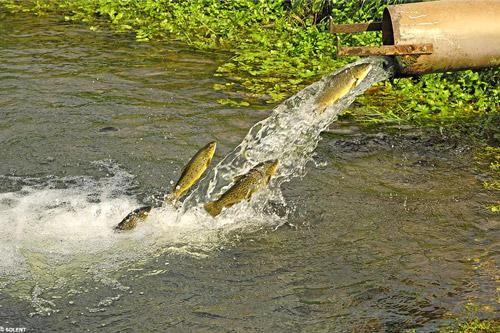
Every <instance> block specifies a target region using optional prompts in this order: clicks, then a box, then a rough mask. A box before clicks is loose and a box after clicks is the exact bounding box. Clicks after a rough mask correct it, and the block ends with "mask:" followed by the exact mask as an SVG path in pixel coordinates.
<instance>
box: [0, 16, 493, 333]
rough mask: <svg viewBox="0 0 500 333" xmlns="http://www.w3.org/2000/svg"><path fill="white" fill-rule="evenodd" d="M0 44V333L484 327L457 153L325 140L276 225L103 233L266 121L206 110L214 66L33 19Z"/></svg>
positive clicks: (479, 245) (168, 218) (428, 146)
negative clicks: (207, 154)
mask: <svg viewBox="0 0 500 333" xmlns="http://www.w3.org/2000/svg"><path fill="white" fill-rule="evenodd" d="M0 30H1V31H3V32H4V33H3V34H2V35H0V48H1V52H0V115H1V117H0V143H1V144H0V156H1V162H2V163H0V175H1V176H0V215H1V216H2V217H1V218H0V223H2V230H3V233H2V234H0V253H2V260H1V262H0V276H1V278H0V288H1V291H0V306H1V307H0V325H1V326H4V327H27V328H29V330H30V331H34V332H36V331H47V330H50V331H75V332H77V331H97V330H102V329H105V330H106V331H110V332H114V331H124V330H128V331H158V330H174V331H175V330H177V331H214V332H218V331H225V330H234V331H241V332H243V331H245V332H248V331H292V332H294V331H328V332H345V331H356V332H374V331H375V332H400V331H401V330H403V329H405V328H415V327H418V328H419V331H422V332H431V331H435V330H436V328H437V327H439V326H441V325H444V324H446V323H447V322H448V320H449V319H450V318H452V317H454V316H462V315H463V311H464V307H465V305H466V304H474V305H475V306H477V308H478V309H479V310H478V311H479V312H478V315H479V316H482V317H490V318H491V317H495V311H496V310H498V308H497V305H496V301H495V296H494V295H495V292H496V291H495V286H496V285H495V278H496V275H497V273H496V272H497V271H496V264H495V263H496V262H495V260H496V258H497V256H498V251H497V250H496V249H497V247H498V241H497V240H498V229H497V227H496V224H495V217H494V216H492V215H489V214H488V213H487V212H486V211H485V210H484V209H483V207H482V203H483V202H486V201H488V200H491V198H490V196H491V194H488V193H485V192H483V191H482V190H481V187H480V185H479V184H478V182H477V180H476V178H475V175H474V173H473V171H472V169H471V160H470V154H469V152H468V150H467V147H466V146H464V145H460V144H456V143H454V142H450V141H448V140H445V139H442V138H440V137H439V136H434V135H427V134H420V133H415V132H414V131H413V130H411V129H410V130H397V131H396V133H392V131H390V130H384V129H382V130H381V131H379V132H376V133H371V132H367V131H363V130H357V131H356V130H353V128H354V127H352V126H347V127H342V126H341V124H337V125H335V127H336V128H335V129H334V130H333V131H331V132H328V133H324V134H323V135H322V140H321V141H320V142H319V145H318V147H317V149H316V153H315V155H314V158H313V160H311V161H309V162H308V163H307V177H304V178H302V179H300V180H296V181H294V182H289V183H283V186H282V192H283V193H282V195H283V198H284V199H285V201H286V203H287V205H288V206H287V207H285V208H283V207H282V206H280V205H277V206H276V207H275V210H274V215H271V216H270V215H266V214H262V215H260V216H256V215H255V214H254V212H253V211H251V210H250V211H247V213H246V214H245V211H242V212H241V214H240V215H239V216H238V219H237V221H236V222H235V221H232V220H231V221H230V220H229V219H227V218H222V219H220V220H218V221H215V220H210V219H208V220H205V219H200V218H199V216H198V215H196V214H192V215H190V214H186V215H185V216H182V217H180V218H177V217H178V216H177V215H176V214H177V213H176V212H175V211H173V210H169V209H168V208H165V209H163V210H158V211H157V212H156V213H155V214H156V215H153V216H152V218H151V220H150V221H148V223H147V224H144V225H143V226H141V228H138V229H137V230H134V232H132V233H129V234H125V235H123V234H122V235H117V234H114V233H113V232H112V231H111V227H112V226H113V225H114V224H116V223H117V222H118V221H119V220H120V219H121V218H122V217H123V216H124V214H126V212H128V211H130V210H131V209H133V208H135V207H136V206H137V205H139V204H140V203H144V202H146V203H148V202H151V201H152V200H153V199H152V196H153V195H157V194H159V193H164V192H165V189H166V188H169V187H170V186H171V185H170V184H169V183H170V182H171V181H174V180H176V177H177V175H178V174H179V171H180V168H182V166H183V164H184V162H185V161H186V160H187V159H189V158H190V156H191V155H192V154H193V152H194V151H196V150H197V149H198V148H199V147H201V146H203V145H204V144H205V143H206V142H208V141H212V140H216V141H217V142H218V143H219V151H218V152H217V153H216V159H217V160H221V158H222V157H223V156H225V155H226V154H227V153H228V152H230V151H231V150H232V149H233V147H235V146H237V145H238V144H239V143H240V142H241V141H242V139H243V138H244V137H245V135H246V133H247V131H248V129H249V128H250V127H251V126H252V125H253V124H255V123H256V122H258V121H261V120H263V119H264V118H265V117H266V116H267V115H268V114H269V107H260V108H259V107H257V108H239V109H233V108H229V107H227V106H220V105H218V104H216V102H215V101H216V100H217V99H219V98H221V97H222V95H220V93H218V92H215V91H213V89H212V86H213V84H214V83H221V82H219V81H218V80H219V79H217V78H214V77H213V72H214V70H215V69H216V64H217V62H218V61H220V59H221V57H224V55H215V54H210V53H197V52H193V51H190V50H187V49H184V48H182V47H180V46H177V45H173V44H162V43H147V44H143V43H137V42H135V41H134V40H133V39H131V38H129V37H128V36H126V35H116V34H111V33H108V32H90V31H87V30H86V29H85V28H84V27H78V26H74V25H67V24H61V23H57V22H54V21H52V20H50V19H47V18H32V17H23V16H18V17H8V16H7V17H5V18H4V20H2V22H0ZM111 127H112V128H113V129H116V130H109V129H106V128H111ZM304 166H305V164H304ZM257 199H258V198H257ZM271 206H272V205H271ZM281 209H284V210H285V212H280V210H281ZM285 213H286V214H285ZM284 217H285V219H286V221H287V222H289V224H290V225H291V226H286V225H284V226H281V227H279V228H276V227H277V226H278V225H280V224H281V223H282V222H283V218H284Z"/></svg>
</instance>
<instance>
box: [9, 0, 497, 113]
mask: <svg viewBox="0 0 500 333" xmlns="http://www.w3.org/2000/svg"><path fill="white" fill-rule="evenodd" d="M404 2H409V1H404V0H391V1H384V2H380V1H345V0H339V1H329V0H312V1H306V0H294V1H293V0H292V1H283V0H274V1H262V0H261V1H253V0H236V1H213V0H192V1H176V0H159V1H157V0H128V1H124V0H61V1H54V0H38V1H33V0H26V1H14V0H2V1H0V5H2V6H3V7H4V8H6V9H8V10H10V11H13V12H16V11H29V12H32V13H35V14H37V15H43V14H44V13H48V12H56V13H58V14H61V15H62V16H63V17H64V19H65V20H66V21H76V22H85V23H87V24H88V25H89V26H90V28H91V29H92V30H98V29H101V28H102V27H103V26H105V25H107V24H111V26H112V27H113V29H115V30H117V31H124V32H125V31H131V32H134V33H135V36H136V38H137V40H140V41H147V40H150V39H153V38H156V39H162V38H168V39H171V40H172V39H175V40H179V41H181V42H184V43H187V44H188V45H190V46H192V47H193V48H197V49H208V50H213V49H217V50H227V51H229V52H231V53H232V56H230V57H228V59H227V61H225V62H224V63H222V64H220V66H219V68H218V69H217V72H216V73H215V75H218V76H221V77H223V78H224V79H225V80H226V81H227V84H224V85H217V86H216V87H214V88H215V89H217V90H227V91H230V92H231V96H232V97H231V98H226V99H221V100H220V102H221V103H223V104H229V105H233V106H247V105H249V104H251V103H262V102H269V103H274V102H278V101H281V100H283V99H285V98H286V97H288V96H290V95H292V94H293V93H296V92H297V91H299V90H300V89H302V88H303V87H305V86H306V85H308V84H310V83H311V82H313V81H315V80H317V79H319V78H320V77H321V76H322V75H325V74H327V73H330V72H332V71H333V70H335V69H338V68H340V67H341V66H343V65H345V64H346V63H347V62H349V61H352V60H353V59H352V58H342V59H336V58H335V54H336V40H335V38H334V37H333V36H332V35H331V34H330V33H329V32H328V23H329V22H328V21H329V19H330V17H331V19H332V20H333V22H335V23H352V22H360V21H367V20H373V19H374V18H380V17H381V14H382V10H383V8H384V6H385V5H387V4H395V3H404ZM338 37H339V39H340V42H341V43H342V44H343V45H366V44H372V43H377V42H378V43H380V35H379V34H377V33H364V34H355V35H340V36H338ZM499 80H500V74H499V71H498V70H486V71H465V72H461V73H454V74H432V75H426V76H424V77H422V78H417V79H407V78H405V79H397V80H394V81H393V82H390V83H386V84H382V85H380V86H379V89H378V90H377V92H375V93H374V94H372V95H370V96H369V97H368V98H360V99H359V103H361V105H362V106H366V107H363V108H359V109H358V110H357V112H358V113H359V114H360V117H361V119H368V120H369V121H387V120H398V121H417V122H425V121H427V120H432V121H435V120H440V121H442V120H450V119H451V120H456V119H459V118H463V117H466V116H471V115H474V116H477V115H484V114H486V115H490V114H492V113H496V114H497V113H498V106H499V104H500V103H499V96H500V88H499V85H498V82H499ZM373 99H379V100H380V103H378V106H371V104H372V101H373ZM388 105H389V106H390V107H388Z"/></svg>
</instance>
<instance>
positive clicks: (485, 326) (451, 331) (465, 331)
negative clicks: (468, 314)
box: [440, 318, 500, 333]
mask: <svg viewBox="0 0 500 333" xmlns="http://www.w3.org/2000/svg"><path fill="white" fill-rule="evenodd" d="M499 329H500V324H499V322H498V321H496V320H481V319H477V318H476V319H471V320H468V321H466V322H464V323H462V324H460V325H458V327H456V328H451V327H450V328H445V329H442V330H440V332H441V333H494V332H498V330H499Z"/></svg>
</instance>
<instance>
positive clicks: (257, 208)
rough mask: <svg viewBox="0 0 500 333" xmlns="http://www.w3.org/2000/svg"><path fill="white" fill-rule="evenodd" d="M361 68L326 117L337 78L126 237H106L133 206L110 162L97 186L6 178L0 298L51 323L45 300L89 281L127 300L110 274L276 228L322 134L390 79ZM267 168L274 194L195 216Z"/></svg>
mask: <svg viewBox="0 0 500 333" xmlns="http://www.w3.org/2000/svg"><path fill="white" fill-rule="evenodd" d="M360 63H370V64H372V69H371V71H370V73H369V74H368V75H367V76H366V78H365V79H364V80H363V81H362V82H361V83H360V84H359V85H358V86H357V87H356V88H354V89H353V90H352V91H350V92H349V93H348V94H346V95H345V96H344V97H342V98H341V99H340V100H338V101H337V102H336V103H334V104H333V105H331V106H329V107H328V108H327V109H326V110H325V111H324V112H322V113H320V114H318V113H317V112H315V108H316V107H317V106H316V105H315V100H316V98H317V97H318V96H319V95H320V94H321V93H322V92H323V90H324V88H325V87H326V86H327V85H328V83H329V82H330V81H331V80H332V78H333V77H334V76H335V75H336V74H337V73H338V72H340V71H338V72H336V73H333V74H330V75H328V76H325V77H324V78H323V79H321V80H320V81H318V82H316V83H314V84H312V85H310V86H308V87H307V88H305V89H304V90H302V91H300V92H299V93H297V94H296V95H295V96H293V97H291V98H289V99H288V100H286V101H285V102H284V103H282V104H281V105H279V106H278V107H276V108H275V109H274V110H273V112H272V114H271V115H270V116H269V117H268V118H266V119H264V120H262V121H261V122H259V123H257V124H255V125H254V126H253V127H252V128H251V129H250V131H249V132H248V134H247V136H246V137H245V139H244V140H243V141H242V143H241V144H240V145H239V146H238V147H236V148H235V149H234V150H233V151H232V152H231V153H230V154H228V155H227V156H226V157H225V158H224V159H223V160H222V161H221V162H220V163H219V164H218V165H217V166H216V167H215V168H214V169H213V170H212V171H211V172H210V173H209V174H208V176H207V177H205V178H204V179H203V180H202V182H200V184H199V185H198V187H197V188H196V189H195V190H194V191H193V192H192V193H191V195H190V196H189V197H188V198H187V199H186V200H185V202H184V204H183V206H182V209H181V210H175V209H174V208H173V207H168V206H167V207H162V208H155V209H153V210H152V211H151V213H150V216H149V217H148V221H147V223H143V224H141V225H140V228H137V229H136V230H134V231H133V232H130V233H115V232H114V231H113V227H114V226H115V225H116V224H117V223H118V222H119V221H118V220H117V217H123V216H125V215H127V213H128V212H130V211H132V210H133V209H135V208H137V207H139V206H140V203H139V202H138V201H137V200H136V199H134V198H133V197H131V196H130V189H131V188H132V187H133V178H134V177H133V176H132V175H130V174H129V173H127V172H125V171H123V170H121V169H120V168H119V167H118V166H117V165H115V164H113V163H111V162H99V163H97V164H98V167H99V168H101V169H104V170H105V171H106V172H107V173H108V175H109V176H108V177H105V178H103V179H99V180H96V179H93V178H90V177H65V178H55V177H48V178H44V179H41V178H36V179H35V178H33V179H27V178H17V177H9V176H3V180H2V179H0V180H2V181H5V182H7V183H9V182H10V183H18V185H19V184H20V186H21V187H22V188H21V190H19V191H15V192H6V193H0V214H1V216H2V222H3V223H2V228H3V231H4V232H2V233H0V253H2V260H1V261H0V290H8V291H9V293H11V294H13V295H14V294H18V296H19V297H20V298H24V299H28V300H29V301H31V303H32V305H33V307H34V308H35V309H36V311H37V312H36V313H40V314H50V313H51V311H53V310H54V308H55V305H54V303H53V302H52V301H50V300H48V299H45V298H44V295H45V294H46V293H47V292H48V291H50V290H55V292H56V293H64V292H63V290H66V293H68V292H70V293H73V292H74V293H80V292H81V291H80V290H79V288H81V287H80V286H81V285H82V281H85V280H88V279H90V280H92V281H94V282H100V283H102V284H104V285H106V286H110V287H112V288H117V289H120V290H127V288H129V287H127V286H123V285H121V283H120V282H118V280H116V279H115V278H114V277H112V276H114V275H110V274H109V272H116V271H117V270H120V269H123V268H125V267H129V266H136V265H140V264H141V263H142V262H144V261H147V260H151V258H155V257H156V258H157V257H158V256H159V255H161V254H163V253H165V252H173V253H177V254H178V253H182V254H184V255H189V256H192V257H203V256H206V253H207V252H208V251H211V250H213V249H215V248H217V247H218V246H220V244H221V243H222V242H224V241H225V240H228V239H230V237H231V236H230V234H231V232H233V231H234V230H240V229H242V228H244V229H245V230H247V231H248V230H250V231H252V230H257V229H259V228H261V227H262V226H275V225H277V224H280V223H282V222H283V220H284V219H283V218H281V217H279V216H277V214H276V213H275V212H273V211H272V209H268V208H269V206H270V205H269V202H272V201H274V202H278V203H280V204H283V205H285V206H286V204H285V200H284V198H283V196H282V194H281V191H280V189H279V187H280V185H281V184H282V183H283V182H286V181H290V180H291V179H292V178H294V177H300V176H303V175H304V174H305V168H306V164H307V163H308V162H309V161H310V160H311V158H312V154H313V151H314V149H315V148H316V146H317V145H318V142H319V140H320V133H321V131H323V130H325V129H326V128H327V127H328V126H329V125H330V124H331V122H332V121H334V120H335V118H336V116H337V115H338V114H339V113H340V112H341V111H342V110H343V109H345V108H346V107H347V106H348V105H349V104H351V103H352V102H353V100H354V98H355V97H356V96H357V95H359V94H361V93H362V92H363V91H365V90H366V89H367V88H368V87H370V86H371V85H373V84H374V83H375V82H378V81H380V80H383V79H386V78H388V77H389V76H390V75H391V64H390V61H389V60H388V59H385V58H368V59H363V60H360V61H358V62H356V63H353V64H351V65H348V66H346V67H344V68H343V69H342V70H345V69H346V68H349V67H351V66H355V65H357V64H360ZM269 159H278V160H279V161H280V166H279V168H278V172H277V174H276V175H275V177H274V178H273V182H274V186H273V187H272V189H265V190H263V191H260V192H258V193H256V194H255V195H254V197H253V198H252V201H251V202H242V203H241V204H239V205H235V206H234V207H232V208H230V209H227V210H226V211H225V212H223V213H222V214H221V215H220V216H219V217H218V218H217V221H215V220H214V219H212V218H211V217H209V216H208V214H206V213H205V212H204V211H203V210H202V209H200V204H202V203H205V202H207V201H209V200H213V199H215V198H216V197H218V196H219V195H220V194H221V193H223V191H224V190H226V189H227V187H228V186H230V185H231V183H232V180H233V178H234V177H235V176H237V175H241V174H243V173H245V172H247V171H248V170H249V169H250V168H251V167H253V166H254V165H255V164H257V163H259V162H262V161H266V160H269ZM285 215H286V214H285ZM118 219H119V218H118ZM285 219H286V217H285Z"/></svg>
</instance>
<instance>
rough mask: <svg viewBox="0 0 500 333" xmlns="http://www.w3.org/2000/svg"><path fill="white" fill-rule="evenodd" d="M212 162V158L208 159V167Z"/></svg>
mask: <svg viewBox="0 0 500 333" xmlns="http://www.w3.org/2000/svg"><path fill="white" fill-rule="evenodd" d="M210 163H212V158H209V159H207V164H206V167H207V169H208V167H209V166H210Z"/></svg>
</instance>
